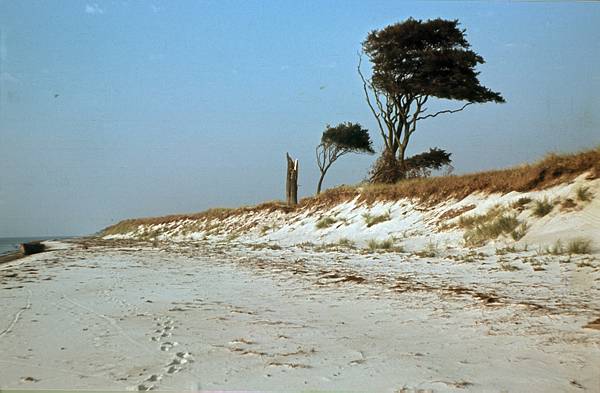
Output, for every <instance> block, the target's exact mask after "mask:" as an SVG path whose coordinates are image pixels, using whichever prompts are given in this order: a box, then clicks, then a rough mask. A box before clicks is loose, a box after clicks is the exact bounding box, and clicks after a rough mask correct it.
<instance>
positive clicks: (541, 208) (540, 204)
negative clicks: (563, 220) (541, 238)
mask: <svg viewBox="0 0 600 393" xmlns="http://www.w3.org/2000/svg"><path fill="white" fill-rule="evenodd" d="M553 208H554V205H553V204H552V203H550V201H548V199H546V198H544V199H543V200H541V201H535V205H534V207H533V215H534V216H537V217H544V216H545V215H547V214H548V213H550V212H551V211H552V209H553Z"/></svg>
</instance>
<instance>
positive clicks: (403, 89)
mask: <svg viewBox="0 0 600 393" xmlns="http://www.w3.org/2000/svg"><path fill="white" fill-rule="evenodd" d="M362 49H363V53H364V54H365V55H366V56H367V57H368V59H369V61H370V62H371V64H372V74H371V76H370V77H365V75H364V74H363V72H362V70H361V64H360V62H359V65H358V73H359V75H360V77H361V79H362V82H363V90H364V94H365V98H366V101H367V104H368V106H369V108H370V109H371V112H372V114H373V116H374V117H375V120H376V121H377V125H378V127H379V132H380V135H381V137H382V139H383V142H384V151H383V153H382V158H381V159H380V160H378V161H377V162H376V164H375V166H374V168H373V170H372V171H371V176H370V179H371V181H372V182H374V183H395V182H396V181H398V180H400V179H404V178H406V177H407V175H408V172H409V171H408V168H407V161H406V157H405V154H406V151H407V147H408V144H409V142H410V138H411V136H412V135H413V134H414V133H415V131H416V129H417V124H418V123H419V122H420V121H422V120H425V119H428V118H433V117H436V116H438V115H442V114H447V113H455V112H460V111H462V110H463V109H465V108H466V107H467V106H469V105H471V104H475V103H485V102H504V98H503V97H502V96H501V95H500V93H497V92H494V91H492V90H490V89H488V88H487V87H485V86H482V85H481V83H480V82H479V79H478V75H479V72H477V71H476V67H477V66H478V65H480V64H483V63H484V60H483V58H482V57H481V56H480V55H478V54H477V53H475V52H474V51H473V50H471V46H470V44H469V42H468V41H467V39H466V36H465V30H463V29H460V28H459V22H458V20H444V19H440V18H438V19H432V20H427V21H422V20H415V19H412V18H410V19H407V20H405V21H404V22H400V23H395V24H392V25H389V26H386V27H385V28H383V29H381V30H373V31H371V32H370V33H369V35H368V36H367V38H366V39H365V40H364V42H363V44H362ZM430 99H444V100H456V101H462V102H463V105H462V106H461V107H457V108H456V109H445V110H438V111H429V108H428V106H429V102H428V100H430ZM446 158H449V155H448V156H447V157H446Z"/></svg>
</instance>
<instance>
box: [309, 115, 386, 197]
mask: <svg viewBox="0 0 600 393" xmlns="http://www.w3.org/2000/svg"><path fill="white" fill-rule="evenodd" d="M374 152H375V151H374V150H373V142H372V141H371V137H370V136H369V131H368V130H367V129H364V128H362V126H361V125H360V124H358V123H350V122H346V123H340V124H338V125H337V126H335V127H331V126H330V125H327V126H326V127H325V131H323V135H322V136H321V143H320V144H319V145H318V146H317V149H316V154H317V165H318V166H319V170H320V171H321V176H320V178H319V183H318V184H317V194H319V193H320V192H321V187H322V185H323V179H324V178H325V174H326V173H327V170H328V169H329V168H330V167H331V165H332V164H333V163H334V162H335V161H336V160H337V159H338V158H340V157H341V156H343V155H345V154H348V153H371V154H372V153H374Z"/></svg>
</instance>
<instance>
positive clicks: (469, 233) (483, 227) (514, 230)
mask: <svg viewBox="0 0 600 393" xmlns="http://www.w3.org/2000/svg"><path fill="white" fill-rule="evenodd" d="M458 224H459V226H460V227H462V228H465V233H464V239H465V244H466V245H468V246H481V245H483V244H485V243H486V242H487V241H488V240H493V239H496V238H497V237H498V236H500V235H510V236H511V237H512V238H513V239H515V240H518V239H520V238H521V237H523V236H524V234H525V232H526V231H527V226H526V225H525V224H524V223H522V222H521V221H519V219H517V216H516V214H514V213H511V212H509V211H507V209H506V208H503V207H501V206H496V207H494V208H492V209H490V210H489V211H488V212H486V213H485V214H480V215H470V216H465V217H461V218H460V219H459V221H458Z"/></svg>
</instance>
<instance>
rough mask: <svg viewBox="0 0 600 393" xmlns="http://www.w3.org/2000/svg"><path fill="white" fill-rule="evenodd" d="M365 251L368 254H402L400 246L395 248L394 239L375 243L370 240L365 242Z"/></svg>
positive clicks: (373, 240) (375, 241)
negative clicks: (382, 252) (381, 252)
mask: <svg viewBox="0 0 600 393" xmlns="http://www.w3.org/2000/svg"><path fill="white" fill-rule="evenodd" d="M367 251H369V252H378V251H385V252H404V248H403V247H402V246H395V245H394V239H393V238H389V239H386V240H381V241H377V240H375V239H371V240H369V241H368V242H367Z"/></svg>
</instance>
